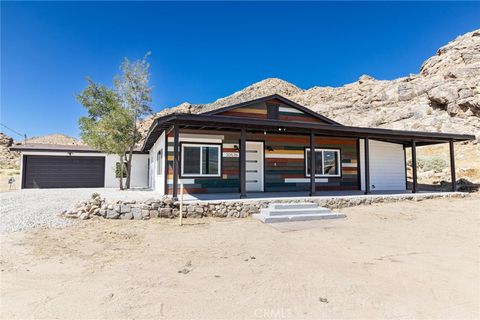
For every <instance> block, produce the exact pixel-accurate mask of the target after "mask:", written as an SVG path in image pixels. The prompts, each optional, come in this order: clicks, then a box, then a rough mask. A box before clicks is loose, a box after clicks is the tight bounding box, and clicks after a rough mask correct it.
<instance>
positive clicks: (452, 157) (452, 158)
mask: <svg viewBox="0 0 480 320" xmlns="http://www.w3.org/2000/svg"><path fill="white" fill-rule="evenodd" d="M449 144H450V173H451V180H452V192H455V191H457V176H456V174H455V149H454V146H453V140H450V142H449Z"/></svg>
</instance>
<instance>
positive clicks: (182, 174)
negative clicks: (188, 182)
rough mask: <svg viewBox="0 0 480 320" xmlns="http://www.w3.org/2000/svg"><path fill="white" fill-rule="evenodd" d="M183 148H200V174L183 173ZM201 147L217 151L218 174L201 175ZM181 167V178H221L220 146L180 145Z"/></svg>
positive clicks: (206, 144)
mask: <svg viewBox="0 0 480 320" xmlns="http://www.w3.org/2000/svg"><path fill="white" fill-rule="evenodd" d="M185 147H198V148H200V159H199V161H200V173H184V172H183V171H184V168H185V166H184V165H183V162H184V161H183V159H184V157H183V155H184V154H185V153H184V149H185ZM202 147H209V148H217V149H218V174H204V173H202V161H203V152H202V150H201V148H202ZM180 163H181V167H182V170H181V171H182V172H181V176H182V177H221V176H222V149H221V147H220V145H218V144H208V143H205V144H198V143H182V153H181V159H180Z"/></svg>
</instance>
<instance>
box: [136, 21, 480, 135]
mask: <svg viewBox="0 0 480 320" xmlns="http://www.w3.org/2000/svg"><path fill="white" fill-rule="evenodd" d="M274 93H278V94H280V95H283V96H285V97H286V98H289V99H291V100H293V101H295V102H297V103H299V104H301V105H304V106H306V107H309V108H311V109H312V110H314V111H317V112H319V113H321V114H322V115H324V116H326V117H329V118H332V119H333V120H335V121H337V122H340V123H342V124H344V125H354V126H362V127H380V128H391V129H405V130H421V131H436V132H452V133H473V134H475V135H476V136H477V137H479V138H480V30H476V31H473V32H469V33H467V34H465V35H462V36H460V37H458V38H456V39H455V40H454V41H452V42H450V43H449V44H447V45H446V46H444V47H442V48H440V49H439V50H438V51H437V53H436V55H434V56H433V57H431V58H429V59H428V60H427V61H425V62H424V63H423V65H422V66H421V67H420V72H419V73H418V74H411V75H408V76H406V77H403V78H399V79H395V80H377V79H374V78H373V77H371V76H367V75H362V76H361V77H360V78H359V79H358V81H356V82H354V83H350V84H346V85H344V86H342V87H337V88H334V87H313V88H310V89H306V90H304V89H300V88H298V87H297V86H295V85H293V84H291V83H289V82H287V81H284V80H281V79H275V78H270V79H265V80H263V81H260V82H258V83H255V84H253V85H251V86H248V87H246V88H244V89H243V90H240V91H238V92H235V93H234V94H232V95H230V96H228V97H225V98H221V99H218V100H216V101H215V102H212V103H210V104H203V105H202V104H189V103H182V104H181V105H179V106H177V107H174V108H170V109H165V110H162V111H161V112H160V113H158V114H156V115H155V117H158V116H162V115H165V114H168V113H171V112H187V113H200V112H205V111H209V110H213V109H218V108H220V107H223V106H227V105H231V104H234V103H239V102H243V101H247V100H251V99H254V98H258V97H261V96H265V95H270V94H274ZM155 117H152V118H149V119H147V120H145V121H144V123H143V124H142V129H143V130H144V131H146V130H148V127H149V126H150V124H151V123H152V121H153V118H155Z"/></svg>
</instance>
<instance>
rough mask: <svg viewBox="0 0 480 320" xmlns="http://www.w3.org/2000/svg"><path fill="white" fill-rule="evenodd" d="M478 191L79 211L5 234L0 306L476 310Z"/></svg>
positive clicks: (203, 311)
mask: <svg viewBox="0 0 480 320" xmlns="http://www.w3.org/2000/svg"><path fill="white" fill-rule="evenodd" d="M479 208H480V197H478V196H474V197H471V198H465V199H440V200H438V199H437V200H424V201H420V202H413V201H406V202H400V203H389V204H378V205H372V206H362V207H354V208H348V209H344V210H342V212H344V213H346V214H347V216H348V217H347V218H346V219H343V220H335V221H322V223H321V224H319V225H317V227H315V228H310V229H305V230H300V231H292V232H280V231H278V230H276V229H275V228H272V227H271V226H269V225H264V224H262V223H260V222H258V221H256V220H253V219H250V218H247V219H237V220H230V219H202V220H192V219H187V220H186V222H187V223H188V225H186V226H183V227H180V226H178V225H176V224H175V223H176V221H173V220H163V219H156V220H150V221H111V220H110V221H101V220H98V221H86V222H85V223H81V224H79V225H75V226H71V227H67V228H64V229H43V230H35V231H29V232H17V233H11V234H7V235H3V236H2V238H1V241H2V248H1V249H2V250H1V306H0V307H1V317H2V318H3V319H20V318H22V319H24V318H49V319H53V318H61V319H100V318H106V319H133V318H135V319H152V318H155V319H180V318H183V319H185V318H189V319H304V318H309V319H318V318H335V319H340V318H342V319H345V318H363V319H365V318H370V319H373V318H375V319H379V318H422V319H426V318H429V319H432V318H437V319H438V318H443V319H445V318H456V319H478V318H480V250H479V239H480V238H479V235H480V228H479V227H480V224H479V213H480V210H479Z"/></svg>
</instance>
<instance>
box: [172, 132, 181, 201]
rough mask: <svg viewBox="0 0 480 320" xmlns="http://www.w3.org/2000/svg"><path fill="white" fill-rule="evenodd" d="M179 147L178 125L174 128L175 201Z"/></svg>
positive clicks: (175, 195)
mask: <svg viewBox="0 0 480 320" xmlns="http://www.w3.org/2000/svg"><path fill="white" fill-rule="evenodd" d="M178 147H179V130H178V124H175V125H174V126H173V186H172V188H173V192H172V197H173V199H174V200H177V199H178V197H177V195H178V170H179V163H178V156H179V155H178Z"/></svg>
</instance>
